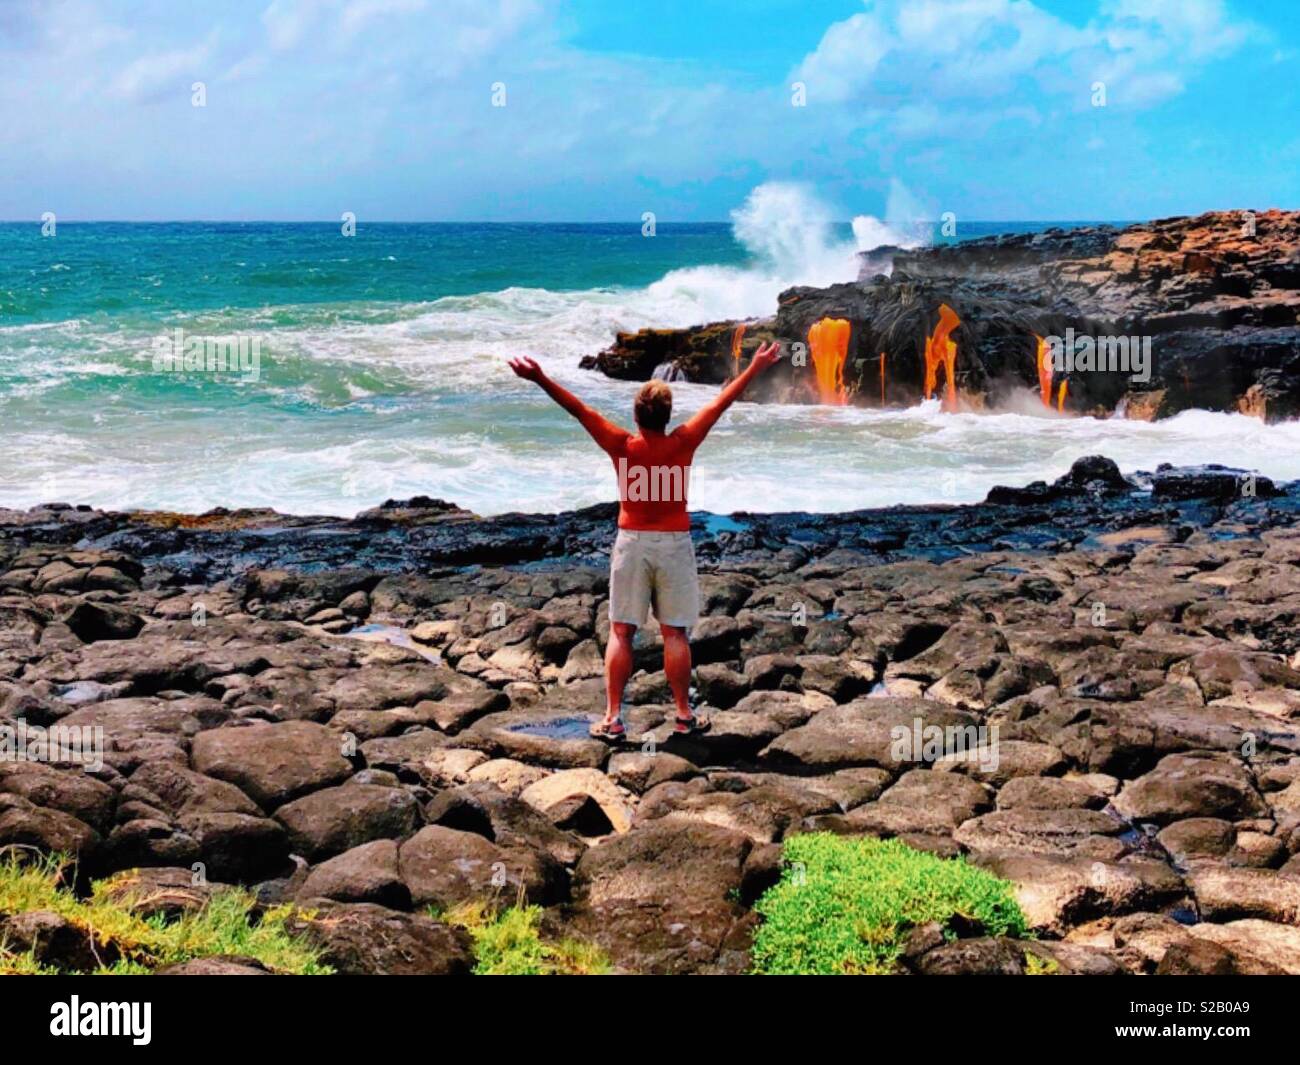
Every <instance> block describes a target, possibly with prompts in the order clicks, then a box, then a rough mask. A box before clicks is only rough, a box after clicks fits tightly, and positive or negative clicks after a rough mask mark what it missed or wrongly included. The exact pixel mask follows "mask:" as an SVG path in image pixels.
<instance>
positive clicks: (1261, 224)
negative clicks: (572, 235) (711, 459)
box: [583, 210, 1300, 421]
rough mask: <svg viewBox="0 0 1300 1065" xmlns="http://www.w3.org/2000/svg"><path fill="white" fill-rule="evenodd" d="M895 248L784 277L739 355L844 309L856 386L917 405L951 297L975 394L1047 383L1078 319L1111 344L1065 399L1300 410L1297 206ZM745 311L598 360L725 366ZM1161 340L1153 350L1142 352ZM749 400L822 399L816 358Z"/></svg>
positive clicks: (1082, 405) (863, 399) (967, 383)
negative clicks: (820, 284)
mask: <svg viewBox="0 0 1300 1065" xmlns="http://www.w3.org/2000/svg"><path fill="white" fill-rule="evenodd" d="M884 259H888V260H889V261H890V264H891V265H892V273H890V274H889V275H888V276H886V275H885V274H883V273H876V274H874V275H873V276H868V277H863V278H861V279H859V280H857V281H852V282H846V283H843V284H838V285H831V286H829V287H827V288H821V289H818V288H807V287H796V288H792V289H789V290H787V291H785V292H783V293H782V294H781V295H780V297H779V299H778V306H777V308H776V310H775V314H774V316H773V317H771V318H767V319H763V320H761V321H757V322H750V323H745V329H744V334H743V338H742V340H741V341H740V344H741V349H742V352H750V351H752V350H753V349H754V347H755V346H757V344H759V343H761V342H763V341H765V340H769V339H772V338H776V339H779V340H782V341H784V342H785V343H786V344H787V346H789V345H793V344H795V343H805V344H806V343H807V339H808V330H809V328H810V327H811V325H812V324H813V323H814V322H816V321H818V320H820V319H821V318H826V317H832V318H845V319H847V320H848V321H849V322H850V323H851V326H852V329H851V335H850V340H849V350H848V354H847V360H846V365H845V375H846V380H847V381H848V383H849V385H850V387H851V389H852V392H853V395H852V399H851V401H852V402H854V403H857V404H861V405H867V406H875V405H885V406H899V405H909V404H912V403H915V402H916V401H917V400H918V399H919V398H920V397H921V394H922V387H923V381H924V376H925V356H924V349H925V342H926V338H927V336H928V335H929V334H930V333H931V332H932V331H933V330H934V327H935V324H936V322H937V320H938V311H939V307H940V305H941V304H947V305H948V306H950V307H951V308H952V309H953V310H954V311H955V312H956V314H957V316H958V317H959V318H960V319H961V325H960V326H959V327H958V328H957V330H956V331H955V332H954V334H953V339H954V340H955V341H956V343H957V348H958V355H957V373H956V378H957V383H958V387H959V389H960V392H961V394H962V401H963V402H964V403H965V404H966V405H968V406H974V407H980V406H986V405H1000V404H1004V403H1006V402H1007V401H1008V399H1009V398H1010V395H1011V394H1012V393H1013V392H1016V391H1021V392H1023V391H1024V390H1026V389H1028V390H1033V391H1037V390H1038V389H1039V376H1038V341H1037V339H1036V338H1037V337H1044V338H1047V337H1053V336H1056V337H1061V338H1065V337H1067V336H1068V335H1069V334H1067V330H1073V333H1074V336H1075V337H1078V338H1084V337H1087V338H1092V339H1094V340H1096V341H1097V344H1098V345H1099V346H1098V347H1097V349H1096V351H1095V352H1094V354H1093V355H1091V356H1089V357H1088V360H1087V362H1085V361H1084V354H1083V351H1082V350H1080V352H1079V361H1078V363H1077V364H1075V365H1073V368H1070V367H1069V366H1065V367H1062V368H1061V370H1060V371H1059V372H1057V373H1056V374H1055V375H1054V380H1053V383H1052V396H1053V403H1055V402H1056V400H1057V399H1058V398H1059V397H1058V396H1057V393H1058V391H1059V387H1060V384H1061V382H1063V381H1064V382H1066V383H1067V391H1066V399H1065V409H1067V410H1070V411H1073V412H1076V413H1092V414H1098V415H1105V414H1110V413H1111V412H1114V411H1116V410H1118V411H1120V412H1122V413H1124V414H1126V415H1127V416H1129V417H1133V418H1142V419H1151V418H1161V417H1166V416H1169V415H1172V414H1176V413H1178V412H1179V411H1182V410H1187V409H1190V408H1200V409H1207V410H1226V411H1240V412H1242V413H1246V414H1250V415H1254V416H1256V417H1260V418H1264V419H1267V420H1269V421H1276V420H1281V419H1287V418H1292V417H1295V416H1296V415H1297V414H1298V413H1300V212H1297V211H1280V210H1269V211H1261V212H1258V213H1256V212H1250V211H1218V212H1210V213H1207V214H1203V215H1199V216H1196V217H1194V218H1188V217H1180V218H1169V219H1161V220H1157V221H1153V222H1149V223H1143V224H1140V225H1134V226H1129V227H1127V228H1124V229H1117V228H1114V227H1108V226H1096V227H1084V228H1081V229H1075V230H1060V229H1051V230H1047V231H1045V232H1042V233H1035V234H1026V235H1015V236H998V237H986V238H981V239H978V240H971V241H965V242H961V243H955V244H946V245H938V246H934V247H928V248H923V249H917V250H911V251H903V250H894V251H893V252H891V254H890V255H888V256H883V257H882V256H881V255H880V254H879V253H877V254H876V255H875V257H874V259H873V260H872V268H873V269H874V268H877V267H879V266H880V265H882V262H883V260H884ZM739 325H741V323H737V322H718V323H713V324H710V325H706V326H700V327H695V328H691V329H680V330H667V329H663V330H643V331H641V332H640V333H635V334H620V335H619V336H618V338H617V339H616V341H615V343H614V344H613V345H612V346H611V347H610V348H608V349H607V350H606V351H603V352H601V353H600V354H598V355H595V356H588V357H587V358H586V359H584V360H583V365H584V366H586V367H588V368H593V369H599V370H601V371H603V372H605V373H607V374H609V375H610V376H614V377H621V378H626V379H634V380H642V379H645V378H648V377H649V376H651V374H653V373H654V372H655V371H656V370H658V371H659V372H660V373H661V374H668V375H680V376H681V377H684V378H685V379H687V380H691V381H700V382H706V383H714V382H718V381H722V380H725V379H726V378H727V377H728V376H730V375H731V374H732V373H733V372H734V369H735V366H736V365H737V364H736V361H735V359H734V358H733V341H734V340H735V336H736V329H737V327H738V326H739ZM1130 343H1132V345H1133V348H1132V350H1130V348H1129V346H1128V345H1129V344H1130ZM1148 344H1149V350H1150V358H1149V359H1146V357H1145V355H1141V356H1139V355H1138V354H1137V353H1138V352H1145V351H1146V345H1148ZM882 362H883V367H882ZM742 364H743V356H742ZM882 369H883V373H882ZM749 398H751V399H756V400H760V401H762V400H777V401H782V402H813V401H816V399H817V396H816V392H815V388H814V384H813V378H812V373H811V371H810V370H809V369H808V368H807V366H804V367H799V366H796V365H794V364H793V363H792V362H791V361H790V360H787V361H786V362H785V363H784V364H783V365H782V366H781V367H780V368H778V370H777V371H775V372H774V373H772V374H770V375H769V376H768V378H767V379H765V380H764V381H762V382H760V383H759V385H758V386H757V387H756V388H755V389H754V391H753V394H752V395H750V397H749Z"/></svg>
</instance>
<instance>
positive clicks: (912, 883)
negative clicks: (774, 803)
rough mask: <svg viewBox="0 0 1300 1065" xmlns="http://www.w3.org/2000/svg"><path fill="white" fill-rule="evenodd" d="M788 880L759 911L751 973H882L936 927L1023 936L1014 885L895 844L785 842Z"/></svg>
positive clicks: (818, 839)
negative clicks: (910, 939) (916, 932)
mask: <svg viewBox="0 0 1300 1065" xmlns="http://www.w3.org/2000/svg"><path fill="white" fill-rule="evenodd" d="M784 858H785V863H786V864H785V869H784V871H783V872H782V874H781V880H780V882H779V883H777V884H775V885H774V886H773V887H771V888H769V889H768V890H767V892H765V893H764V895H763V897H762V898H761V899H759V900H758V903H757V904H756V905H755V907H754V908H755V910H756V911H757V912H758V913H759V914H760V915H761V916H762V917H763V923H762V925H761V926H760V927H759V929H758V932H757V934H756V935H755V937H754V949H753V971H754V972H756V973H761V974H769V975H777V974H781V975H795V974H821V975H844V974H864V975H871V974H883V973H889V972H891V971H892V970H893V968H894V963H895V962H896V961H897V959H898V956H899V952H900V950H901V948H902V944H903V939H904V937H905V936H906V934H907V932H908V931H909V930H910V929H912V928H915V927H916V926H918V925H923V924H927V923H929V922H931V921H937V922H938V923H939V924H940V925H942V926H943V928H944V931H945V935H947V936H949V937H950V938H951V937H952V935H953V928H954V926H955V925H958V924H960V925H963V926H965V927H968V928H969V927H979V928H982V929H983V931H984V932H985V933H986V934H988V935H992V936H1023V935H1025V934H1026V933H1027V931H1028V925H1027V923H1026V921H1025V916H1024V914H1023V913H1022V912H1021V911H1020V907H1019V906H1018V905H1017V904H1016V901H1015V898H1014V896H1013V895H1012V889H1011V884H1010V883H1009V882H1008V881H1006V880H1002V879H1000V878H998V877H996V876H994V875H993V874H992V873H989V872H986V871H985V870H983V869H977V868H975V867H974V866H972V865H968V864H967V863H966V862H965V861H964V860H962V859H960V858H938V857H935V856H934V855H932V854H925V853H923V852H922V851H917V850H913V849H912V848H911V847H908V846H907V845H905V844H903V843H901V842H899V841H898V840H894V839H891V840H879V839H865V838H864V839H857V838H849V837H844V836H835V835H831V834H830V833H826V832H818V833H812V834H809V835H803V836H794V837H793V838H791V839H788V840H786V842H785V848H784Z"/></svg>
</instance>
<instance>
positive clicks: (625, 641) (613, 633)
mask: <svg viewBox="0 0 1300 1065" xmlns="http://www.w3.org/2000/svg"><path fill="white" fill-rule="evenodd" d="M635 637H636V626H635V625H628V624H626V623H625V622H622V621H614V622H611V623H610V626H609V642H608V643H607V644H606V645H605V724H607V725H612V724H613V723H614V722H615V721H617V720H618V714H619V711H620V710H621V709H622V707H623V689H624V688H626V687H627V679H628V677H630V676H631V675H632V641H633V639H635Z"/></svg>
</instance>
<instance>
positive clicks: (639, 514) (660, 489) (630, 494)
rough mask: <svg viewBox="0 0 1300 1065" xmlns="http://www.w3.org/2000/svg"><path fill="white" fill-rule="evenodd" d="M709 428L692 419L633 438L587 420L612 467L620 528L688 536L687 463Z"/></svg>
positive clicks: (605, 423) (603, 423) (611, 426)
mask: <svg viewBox="0 0 1300 1065" xmlns="http://www.w3.org/2000/svg"><path fill="white" fill-rule="evenodd" d="M593 413H594V412H593ZM711 424H712V421H711V420H710V422H709V423H708V424H705V423H704V420H703V419H699V418H692V419H691V420H690V421H688V422H686V423H685V424H684V425H679V426H678V427H677V428H676V429H674V430H673V431H672V432H671V433H653V432H649V433H648V432H644V431H643V432H640V433H637V434H636V435H633V434H632V433H629V432H628V431H627V430H626V429H620V428H619V427H618V426H617V425H614V424H613V423H612V422H610V421H607V420H606V419H605V418H603V417H601V416H600V415H598V414H597V415H595V418H593V419H591V424H588V425H587V426H586V428H587V430H588V432H590V433H591V435H592V437H593V438H594V439H595V441H596V443H597V444H599V445H600V446H601V448H602V449H603V450H604V451H605V453H606V454H607V455H608V456H609V458H610V461H611V462H613V464H614V475H615V477H616V478H617V479H618V527H619V528H620V529H631V530H635V531H637V532H689V531H690V528H691V519H690V516H689V515H688V514H687V513H686V499H687V493H688V489H689V487H690V476H691V461H692V460H693V459H694V458H695V449H696V448H698V447H699V446H700V444H701V443H702V442H703V441H704V436H705V434H706V433H707V432H708V431H709V427H710V426H711Z"/></svg>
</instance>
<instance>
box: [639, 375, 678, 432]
mask: <svg viewBox="0 0 1300 1065" xmlns="http://www.w3.org/2000/svg"><path fill="white" fill-rule="evenodd" d="M632 414H633V416H634V417H635V418H636V423H637V425H639V426H640V427H641V428H642V429H649V430H651V431H652V432H656V433H662V432H663V431H664V429H666V428H667V427H668V419H669V418H671V417H672V416H673V390H672V389H671V388H669V387H668V385H667V384H666V383H665V382H663V381H659V380H655V381H647V382H646V383H645V384H643V385H642V386H641V391H640V392H638V393H637V394H636V402H635V403H634V404H633V405H632Z"/></svg>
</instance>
